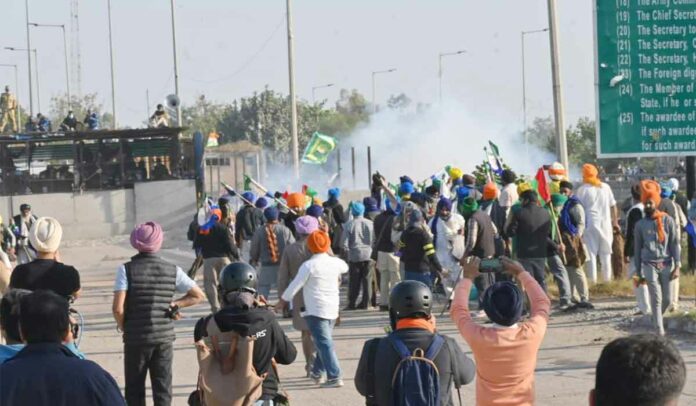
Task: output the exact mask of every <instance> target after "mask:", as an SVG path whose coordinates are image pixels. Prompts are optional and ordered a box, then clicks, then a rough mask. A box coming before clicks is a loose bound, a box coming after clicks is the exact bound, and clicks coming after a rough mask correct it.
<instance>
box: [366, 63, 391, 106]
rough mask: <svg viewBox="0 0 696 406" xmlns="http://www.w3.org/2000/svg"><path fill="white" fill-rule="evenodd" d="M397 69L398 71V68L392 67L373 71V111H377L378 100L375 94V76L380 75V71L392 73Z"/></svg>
mask: <svg viewBox="0 0 696 406" xmlns="http://www.w3.org/2000/svg"><path fill="white" fill-rule="evenodd" d="M395 71H396V68H391V69H386V70H378V71H374V72H372V113H376V112H377V100H376V95H375V76H376V75H379V74H380V73H392V72H395Z"/></svg>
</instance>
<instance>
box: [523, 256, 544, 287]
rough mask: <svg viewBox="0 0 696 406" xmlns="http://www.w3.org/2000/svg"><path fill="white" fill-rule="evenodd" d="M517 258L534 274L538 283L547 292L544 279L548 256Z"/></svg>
mask: <svg viewBox="0 0 696 406" xmlns="http://www.w3.org/2000/svg"><path fill="white" fill-rule="evenodd" d="M517 260H518V261H519V262H520V264H522V267H523V268H524V270H525V271H527V272H529V273H530V274H532V276H533V277H534V279H535V280H536V281H537V283H538V284H539V285H541V288H542V289H544V292H546V280H545V279H544V276H545V269H544V268H545V266H546V258H518V259H517Z"/></svg>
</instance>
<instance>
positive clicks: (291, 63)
mask: <svg viewBox="0 0 696 406" xmlns="http://www.w3.org/2000/svg"><path fill="white" fill-rule="evenodd" d="M172 1H173V0H172ZM286 7H287V17H288V74H289V76H290V134H291V136H292V168H293V174H294V175H295V179H299V177H300V147H299V142H298V140H297V99H296V98H295V47H294V43H293V42H294V41H293V39H294V38H293V33H292V9H291V7H290V0H286Z"/></svg>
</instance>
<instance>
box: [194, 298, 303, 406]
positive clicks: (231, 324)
mask: <svg viewBox="0 0 696 406" xmlns="http://www.w3.org/2000/svg"><path fill="white" fill-rule="evenodd" d="M211 317H215V322H217V325H218V328H219V329H220V331H222V332H227V331H236V332H237V333H239V335H241V336H256V341H255V342H254V359H253V364H254V368H255V369H256V372H257V373H258V374H259V375H262V374H265V373H267V372H268V376H267V377H266V380H265V381H264V382H263V397H262V399H264V400H265V399H273V398H274V397H275V395H276V394H277V393H278V378H277V377H276V375H275V372H274V371H273V368H272V367H271V361H272V360H273V359H275V361H276V362H277V363H279V364H283V365H289V364H291V363H292V362H293V361H295V357H297V350H296V349H295V345H294V344H293V343H292V341H290V339H289V338H288V337H287V336H286V335H285V333H284V332H283V329H282V328H281V327H280V324H278V321H277V320H276V318H275V315H274V314H273V312H272V311H270V310H268V309H266V308H254V309H250V310H246V309H239V308H232V307H225V308H223V309H222V310H220V311H219V312H217V313H215V315H210V316H207V317H203V318H201V319H200V320H198V323H196V327H195V329H194V332H193V338H194V340H195V341H198V340H200V339H201V338H203V337H205V336H207V335H208V334H207V331H206V326H207V324H208V320H210V318H211Z"/></svg>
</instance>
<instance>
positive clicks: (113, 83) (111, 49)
mask: <svg viewBox="0 0 696 406" xmlns="http://www.w3.org/2000/svg"><path fill="white" fill-rule="evenodd" d="M106 7H107V9H108V14H109V62H110V67H111V117H112V120H113V127H114V130H115V129H116V128H117V124H116V79H115V75H114V44H113V37H112V31H111V0H107V1H106Z"/></svg>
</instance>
